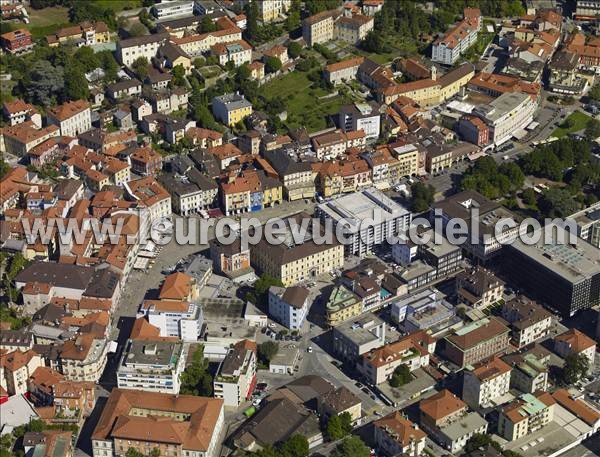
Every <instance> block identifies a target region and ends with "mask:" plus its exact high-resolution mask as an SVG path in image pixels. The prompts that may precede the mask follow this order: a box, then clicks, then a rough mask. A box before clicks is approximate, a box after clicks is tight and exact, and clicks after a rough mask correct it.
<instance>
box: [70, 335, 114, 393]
mask: <svg viewBox="0 0 600 457" xmlns="http://www.w3.org/2000/svg"><path fill="white" fill-rule="evenodd" d="M108 346H109V344H108V341H107V340H106V339H104V338H98V337H97V336H96V335H94V334H91V333H84V334H82V335H80V336H78V337H77V338H75V339H73V340H69V341H67V342H65V344H64V345H63V347H62V350H61V351H60V356H59V357H60V367H61V370H62V374H63V375H64V376H65V378H66V379H68V380H69V381H89V382H97V381H98V380H99V379H100V376H102V373H103V372H104V368H105V366H106V361H107V355H108Z"/></svg>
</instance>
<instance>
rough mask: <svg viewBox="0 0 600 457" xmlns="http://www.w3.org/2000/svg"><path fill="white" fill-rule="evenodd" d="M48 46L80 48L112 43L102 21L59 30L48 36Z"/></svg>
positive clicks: (106, 27) (87, 22)
mask: <svg viewBox="0 0 600 457" xmlns="http://www.w3.org/2000/svg"><path fill="white" fill-rule="evenodd" d="M46 41H47V42H48V46H50V47H51V48H52V47H56V46H60V45H63V44H67V43H73V45H75V46H77V47H80V46H93V45H96V44H100V43H109V42H110V31H109V30H108V26H107V25H106V23H104V22H102V21H98V22H89V21H85V22H82V23H80V24H77V25H74V26H72V27H66V28H63V29H59V30H58V31H57V32H56V33H53V34H52V35H47V36H46Z"/></svg>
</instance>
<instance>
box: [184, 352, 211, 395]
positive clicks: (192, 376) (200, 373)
mask: <svg viewBox="0 0 600 457" xmlns="http://www.w3.org/2000/svg"><path fill="white" fill-rule="evenodd" d="M180 381H181V388H180V392H181V393H182V394H184V395H200V396H210V395H212V376H211V375H210V373H208V360H207V359H205V358H204V346H202V345H198V347H197V348H196V351H195V352H194V355H193V356H192V363H191V364H190V365H188V366H187V367H186V369H185V370H184V371H183V373H181V376H180Z"/></svg>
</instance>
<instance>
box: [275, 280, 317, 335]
mask: <svg viewBox="0 0 600 457" xmlns="http://www.w3.org/2000/svg"><path fill="white" fill-rule="evenodd" d="M309 295H310V291H309V290H308V289H307V288H305V287H301V286H292V287H288V288H284V287H277V286H271V287H270V288H269V314H270V315H271V317H272V318H273V319H275V320H276V321H278V322H279V323H280V324H282V325H283V326H285V327H287V328H289V329H290V330H301V329H302V326H303V325H304V319H305V318H306V315H307V314H308V309H309V307H310V304H311V303H310V300H309Z"/></svg>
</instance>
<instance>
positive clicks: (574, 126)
mask: <svg viewBox="0 0 600 457" xmlns="http://www.w3.org/2000/svg"><path fill="white" fill-rule="evenodd" d="M591 119H592V118H591V117H590V116H588V115H587V114H585V113H582V112H581V111H575V112H573V113H572V114H571V115H570V116H569V117H567V118H566V119H565V120H564V121H563V123H562V124H560V127H558V128H557V129H556V130H555V131H554V132H552V136H554V137H556V138H562V137H564V136H567V135H568V134H569V133H575V132H578V131H580V130H583V129H585V128H586V126H587V123H588V122H589V121H590V120H591ZM568 123H570V124H571V125H568Z"/></svg>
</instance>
